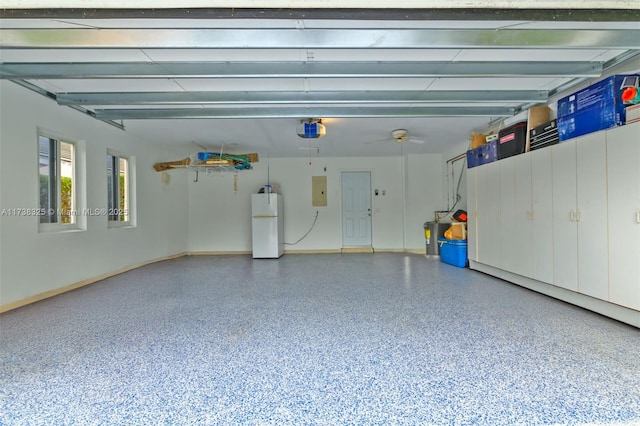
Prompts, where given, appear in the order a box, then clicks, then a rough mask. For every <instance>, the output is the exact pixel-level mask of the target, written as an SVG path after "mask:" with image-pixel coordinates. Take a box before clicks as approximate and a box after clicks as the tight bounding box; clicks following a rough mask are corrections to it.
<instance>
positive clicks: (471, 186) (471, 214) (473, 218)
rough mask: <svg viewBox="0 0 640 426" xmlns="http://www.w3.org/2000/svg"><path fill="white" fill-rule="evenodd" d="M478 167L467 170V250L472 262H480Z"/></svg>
mask: <svg viewBox="0 0 640 426" xmlns="http://www.w3.org/2000/svg"><path fill="white" fill-rule="evenodd" d="M476 169H477V167H474V168H471V169H467V249H468V257H469V259H470V260H475V261H477V260H478V257H477V253H478V247H477V238H476V232H477V219H478V207H477V206H476V199H477V187H476V182H477V177H476Z"/></svg>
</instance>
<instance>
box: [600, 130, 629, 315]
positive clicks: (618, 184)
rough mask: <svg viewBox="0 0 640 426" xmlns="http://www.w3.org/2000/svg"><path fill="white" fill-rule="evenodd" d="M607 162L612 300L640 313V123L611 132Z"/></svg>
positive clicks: (608, 137)
mask: <svg viewBox="0 0 640 426" xmlns="http://www.w3.org/2000/svg"><path fill="white" fill-rule="evenodd" d="M607 161H608V163H609V166H608V167H607V173H608V179H607V184H608V187H609V188H608V203H609V217H608V221H609V301H610V302H613V303H616V304H618V305H622V306H627V307H629V308H632V309H637V310H640V262H639V261H638V259H640V168H638V164H640V122H638V123H633V124H627V125H626V126H622V127H616V128H615V129H612V130H609V131H608V132H607ZM594 232H596V233H597V235H600V234H599V232H600V231H599V230H594Z"/></svg>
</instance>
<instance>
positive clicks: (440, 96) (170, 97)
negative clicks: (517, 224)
mask: <svg viewBox="0 0 640 426" xmlns="http://www.w3.org/2000/svg"><path fill="white" fill-rule="evenodd" d="M547 97H548V91H547V90H460V91H453V90H430V91H395V90H387V91H335V92H334V91H323V92H231V91H229V92H120V93H107V92H95V93H87V92H77V93H58V94H57V95H56V100H57V102H58V104H59V105H189V104H293V103H305V104H314V103H315V104H339V103H351V104H354V103H424V102H443V103H444V102H545V101H546V100H547Z"/></svg>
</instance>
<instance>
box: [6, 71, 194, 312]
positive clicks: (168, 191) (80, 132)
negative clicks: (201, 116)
mask: <svg viewBox="0 0 640 426" xmlns="http://www.w3.org/2000/svg"><path fill="white" fill-rule="evenodd" d="M0 89H1V90H0V91H1V93H2V96H0V105H1V106H0V108H1V115H0V116H1V118H2V123H1V125H0V210H1V209H14V208H37V207H38V185H39V183H38V173H37V161H38V144H37V129H38V127H43V128H46V129H49V130H50V131H53V132H55V133H56V134H57V135H61V136H63V137H66V138H69V139H71V140H77V141H84V144H85V146H86V187H85V189H86V207H87V208H90V209H97V208H106V207H107V178H106V157H105V156H106V153H107V149H113V150H115V151H117V152H119V153H122V154H123V155H128V156H134V157H135V161H136V176H135V179H136V183H137V185H136V194H137V205H136V207H137V226H136V227H135V228H124V229H109V228H108V227H107V217H105V216H98V217H87V218H86V222H87V226H86V230H83V231H76V232H63V233H58V232H54V233H41V232H38V218H37V217H27V216H0V233H1V238H0V253H1V254H2V256H1V257H0V306H3V305H7V304H10V303H13V302H16V301H19V300H23V299H26V298H29V297H32V296H35V295H38V294H40V293H44V292H47V291H51V290H55V289H58V288H61V287H65V286H67V285H71V284H74V283H77V282H80V281H82V280H86V279H91V278H93V277H96V276H99V275H101V274H104V273H109V272H113V271H117V270H119V269H121V268H124V267H127V266H130V265H135V264H138V263H141V262H145V261H149V260H153V259H157V258H162V257H165V256H168V255H172V254H177V253H181V252H184V251H186V250H187V229H188V228H187V220H188V214H187V209H186V206H187V204H188V202H187V199H188V193H187V188H188V187H187V183H186V176H183V177H179V176H173V179H172V180H171V182H170V183H169V185H165V184H164V183H162V182H161V180H160V174H159V173H157V172H156V171H155V170H153V168H152V165H153V163H155V162H157V161H164V160H165V159H166V158H167V157H173V156H175V154H170V153H167V152H166V150H162V149H158V148H157V147H154V146H153V145H152V144H150V143H146V142H143V141H141V140H137V139H134V138H132V137H130V136H129V135H128V134H127V133H126V132H124V131H121V130H119V129H117V128H115V127H113V126H110V125H108V124H105V123H102V122H100V121H97V120H95V119H92V118H90V117H88V116H84V115H82V114H80V113H79V112H77V111H73V110H72V109H70V108H66V107H59V106H57V104H56V103H55V102H54V101H52V100H49V99H46V98H45V97H43V96H41V95H38V94H35V93H33V92H31V91H29V90H26V89H24V88H21V87H19V86H17V85H15V84H13V83H11V82H7V81H2V82H0Z"/></svg>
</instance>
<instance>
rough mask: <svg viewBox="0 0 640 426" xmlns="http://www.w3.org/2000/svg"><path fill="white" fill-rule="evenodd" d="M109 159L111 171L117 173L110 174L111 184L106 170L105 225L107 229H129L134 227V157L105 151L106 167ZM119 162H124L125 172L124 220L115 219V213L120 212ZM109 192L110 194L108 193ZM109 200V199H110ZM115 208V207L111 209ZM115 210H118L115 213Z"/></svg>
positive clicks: (108, 150) (109, 150) (113, 151)
mask: <svg viewBox="0 0 640 426" xmlns="http://www.w3.org/2000/svg"><path fill="white" fill-rule="evenodd" d="M110 159H111V164H110V166H111V168H112V170H118V173H112V177H111V179H112V180H111V182H109V171H108V170H109V169H108V168H107V176H106V177H107V214H106V216H107V223H108V227H109V228H129V227H134V226H135V221H134V218H135V216H134V209H133V206H134V200H135V197H134V190H133V182H134V179H133V176H134V175H133V173H134V164H135V157H133V156H129V155H125V154H123V153H121V152H118V151H115V150H111V149H107V167H108V166H109V160H110ZM120 160H125V161H126V171H125V174H124V176H125V177H124V190H125V196H124V207H122V209H124V210H125V211H126V218H125V220H119V219H115V217H116V216H121V215H118V214H117V213H118V212H119V210H121V205H120V178H119V176H120V172H119V170H120ZM115 163H117V167H115V168H114V165H115ZM110 185H111V187H112V188H113V189H114V191H110V190H109V186H110ZM110 192H111V193H110ZM110 198H111V199H110ZM112 206H116V207H112ZM115 210H118V212H116V211H115Z"/></svg>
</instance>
